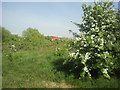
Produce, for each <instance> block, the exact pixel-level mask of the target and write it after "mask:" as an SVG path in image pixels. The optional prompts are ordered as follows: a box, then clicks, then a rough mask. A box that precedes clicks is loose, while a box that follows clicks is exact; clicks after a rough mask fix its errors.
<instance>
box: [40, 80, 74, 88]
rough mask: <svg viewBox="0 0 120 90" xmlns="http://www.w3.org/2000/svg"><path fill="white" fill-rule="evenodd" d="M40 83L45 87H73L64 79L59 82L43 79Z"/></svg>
mask: <svg viewBox="0 0 120 90" xmlns="http://www.w3.org/2000/svg"><path fill="white" fill-rule="evenodd" d="M42 85H43V86H44V87H46V88H73V87H74V86H72V85H70V84H66V82H65V81H64V80H62V81H61V82H59V83H58V82H51V81H43V82H42Z"/></svg>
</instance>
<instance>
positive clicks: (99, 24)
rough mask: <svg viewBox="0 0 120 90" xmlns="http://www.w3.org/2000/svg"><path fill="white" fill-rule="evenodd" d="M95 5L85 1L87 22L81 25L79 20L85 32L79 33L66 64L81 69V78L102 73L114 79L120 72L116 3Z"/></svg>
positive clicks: (119, 42)
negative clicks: (87, 3) (112, 6)
mask: <svg viewBox="0 0 120 90" xmlns="http://www.w3.org/2000/svg"><path fill="white" fill-rule="evenodd" d="M94 4H95V6H91V5H89V6H86V4H83V11H84V16H83V21H82V23H81V24H77V23H75V24H76V25H77V26H78V27H79V28H80V29H79V31H81V32H83V34H82V35H77V34H76V39H75V40H74V41H73V42H72V43H71V45H70V49H71V50H74V52H73V53H70V58H69V59H68V60H65V62H64V65H66V64H69V65H70V67H71V68H70V72H75V71H77V74H78V77H81V78H84V77H86V76H87V77H89V78H91V77H99V76H101V75H102V76H104V77H106V78H108V79H110V76H112V75H114V74H115V73H116V72H115V71H117V72H119V73H120V67H119V64H120V62H119V60H120V58H119V57H120V53H119V52H120V41H119V39H120V28H119V27H120V23H118V22H119V20H118V17H119V16H118V14H117V13H118V11H116V10H113V9H112V8H111V5H112V2H104V3H103V2H98V3H96V2H95V3H94ZM78 70H79V71H78ZM75 73H76V72H75Z"/></svg>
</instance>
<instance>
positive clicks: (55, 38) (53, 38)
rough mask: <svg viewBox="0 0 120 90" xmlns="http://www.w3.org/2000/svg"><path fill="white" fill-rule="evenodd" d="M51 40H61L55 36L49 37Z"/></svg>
mask: <svg viewBox="0 0 120 90" xmlns="http://www.w3.org/2000/svg"><path fill="white" fill-rule="evenodd" d="M50 37H51V38H52V40H62V39H61V38H59V37H55V36H50Z"/></svg>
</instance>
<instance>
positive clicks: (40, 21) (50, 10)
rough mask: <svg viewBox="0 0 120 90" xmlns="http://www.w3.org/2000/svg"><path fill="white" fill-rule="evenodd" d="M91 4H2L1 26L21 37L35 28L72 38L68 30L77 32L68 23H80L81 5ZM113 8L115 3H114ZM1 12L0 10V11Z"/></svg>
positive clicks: (76, 29)
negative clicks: (23, 33) (24, 32)
mask: <svg viewBox="0 0 120 90" xmlns="http://www.w3.org/2000/svg"><path fill="white" fill-rule="evenodd" d="M83 3H86V4H93V3H92V2H2V4H0V6H2V15H1V14H0V16H2V23H0V25H1V26H3V27H5V28H6V29H8V30H9V31H10V32H11V33H13V34H18V35H22V31H23V30H26V29H27V28H29V27H31V28H36V29H38V30H39V32H40V33H42V34H44V35H49V36H59V37H72V34H70V33H69V30H73V31H75V32H78V28H77V27H76V26H75V25H74V24H73V23H71V22H70V21H73V22H77V23H80V22H81V21H82V16H83V11H82V4H83ZM115 7H118V6H117V3H115ZM0 10H1V9H0Z"/></svg>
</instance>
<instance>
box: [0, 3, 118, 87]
mask: <svg viewBox="0 0 120 90" xmlns="http://www.w3.org/2000/svg"><path fill="white" fill-rule="evenodd" d="M111 5H112V3H111V2H109V3H107V2H105V3H95V6H90V5H89V6H86V5H85V4H83V11H84V17H83V23H82V24H77V23H75V24H76V25H77V26H78V27H79V28H80V32H82V33H83V34H81V35H78V34H76V33H74V35H75V38H73V39H69V38H63V39H62V40H55V41H52V40H51V38H50V37H49V36H44V35H42V34H41V33H40V32H39V31H38V30H37V29H32V28H28V29H27V30H24V31H23V34H22V36H18V35H13V34H11V32H10V31H8V30H6V29H5V28H3V27H0V32H1V31H2V46H3V47H2V63H3V65H2V67H3V70H2V71H3V74H2V75H3V81H2V84H3V88H119V80H120V79H119V77H120V76H119V73H120V67H119V64H120V62H119V60H120V59H119V57H120V54H119V53H118V52H120V51H119V50H120V46H119V45H120V42H119V39H120V32H119V31H120V25H119V23H120V21H119V20H120V19H119V18H120V16H119V11H115V10H113V9H112V8H111V7H110V6H111Z"/></svg>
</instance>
